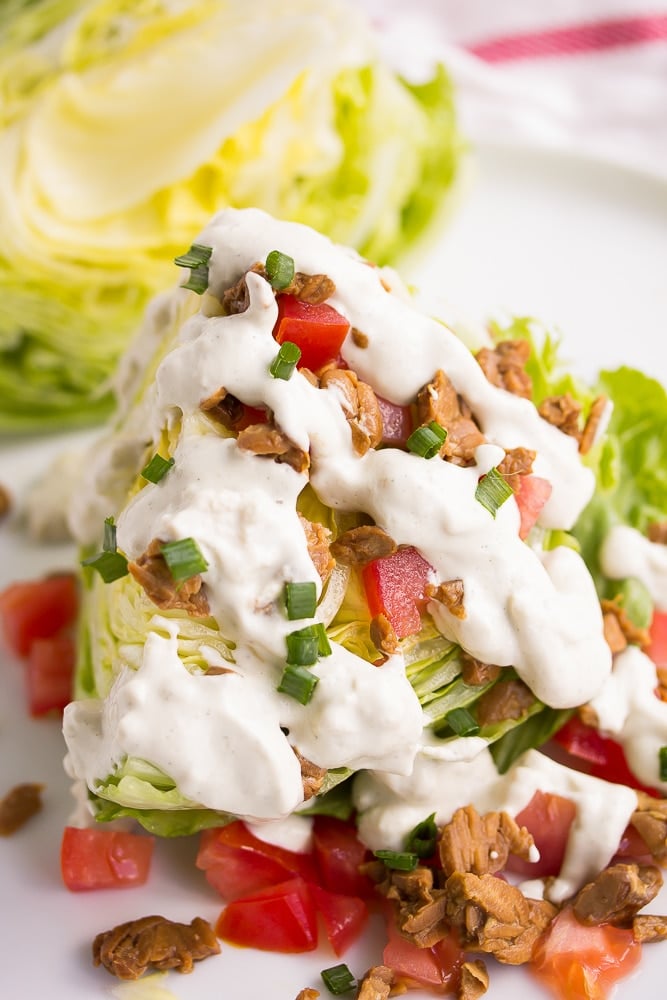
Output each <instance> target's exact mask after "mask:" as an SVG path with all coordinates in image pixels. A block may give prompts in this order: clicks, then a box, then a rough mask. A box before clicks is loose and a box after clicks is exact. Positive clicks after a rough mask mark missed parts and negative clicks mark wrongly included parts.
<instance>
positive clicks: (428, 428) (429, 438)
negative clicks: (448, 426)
mask: <svg viewBox="0 0 667 1000" xmlns="http://www.w3.org/2000/svg"><path fill="white" fill-rule="evenodd" d="M446 437H447V431H446V430H445V428H444V427H441V426H440V424H439V423H438V422H437V420H432V421H431V422H430V423H429V424H424V425H423V427H417V429H416V430H414V431H413V432H412V434H411V435H410V437H409V438H408V440H407V441H406V442H405V446H406V448H407V449H408V451H412V452H414V454H415V455H420V456H421V457H422V458H435V456H436V455H437V454H438V452H439V451H440V449H441V448H442V446H443V444H444V443H445V439H446Z"/></svg>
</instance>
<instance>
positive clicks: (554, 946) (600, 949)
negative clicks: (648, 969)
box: [529, 909, 641, 1000]
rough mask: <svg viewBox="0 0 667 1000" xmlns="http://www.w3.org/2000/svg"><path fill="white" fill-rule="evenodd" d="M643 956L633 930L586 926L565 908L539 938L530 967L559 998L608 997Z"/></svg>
mask: <svg viewBox="0 0 667 1000" xmlns="http://www.w3.org/2000/svg"><path fill="white" fill-rule="evenodd" d="M640 957H641V945H640V944H637V943H636V942H635V941H634V940H633V937H632V931H631V930H625V929H622V928H620V927H612V926H611V924H601V925H599V926H596V927H586V926H585V925H584V924H580V923H579V922H578V920H577V919H576V918H575V916H574V914H573V913H572V910H571V909H564V910H561V912H560V913H559V914H558V916H557V917H556V919H555V920H554V921H553V923H552V924H551V926H550V927H549V929H548V930H547V932H546V933H545V934H544V935H543V937H542V938H540V940H539V941H538V943H537V946H536V948H535V953H534V957H533V961H532V963H531V965H530V966H529V968H530V969H531V971H532V972H533V973H534V975H535V976H536V977H537V978H538V979H539V980H540V981H541V982H543V983H544V984H545V985H546V986H547V987H548V988H549V989H550V990H551V991H552V992H553V994H554V996H556V997H558V1000H605V997H607V991H608V990H609V989H611V987H612V986H613V985H614V983H616V982H617V981H618V980H619V979H621V978H622V977H623V976H627V975H628V974H629V973H630V972H632V970H633V969H634V968H635V966H636V965H637V964H638V963H639V959H640Z"/></svg>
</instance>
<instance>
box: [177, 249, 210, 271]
mask: <svg viewBox="0 0 667 1000" xmlns="http://www.w3.org/2000/svg"><path fill="white" fill-rule="evenodd" d="M212 253H213V247H206V246H204V245H203V244H202V243H193V244H192V246H191V247H190V249H189V250H188V252H187V253H182V254H181V255H180V257H174V264H176V265H177V266H178V267H199V266H200V265H201V264H208V262H209V260H210V259H211V254H212Z"/></svg>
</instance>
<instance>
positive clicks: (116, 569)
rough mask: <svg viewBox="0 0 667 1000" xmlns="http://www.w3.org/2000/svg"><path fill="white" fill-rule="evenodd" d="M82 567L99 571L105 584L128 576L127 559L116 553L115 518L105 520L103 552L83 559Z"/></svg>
mask: <svg viewBox="0 0 667 1000" xmlns="http://www.w3.org/2000/svg"><path fill="white" fill-rule="evenodd" d="M81 565H82V566H90V568H91V569H94V570H97V572H98V573H99V574H100V576H101V577H102V579H103V580H104V582H105V583H113V581H114V580H120V578H121V577H123V576H127V573H128V569H127V559H126V558H125V556H124V555H122V554H121V553H120V552H117V551H116V524H115V521H114V519H113V517H107V518H105V520H104V540H103V542H102V551H101V552H97V553H96V554H95V555H94V556H89V557H88V559H82V561H81Z"/></svg>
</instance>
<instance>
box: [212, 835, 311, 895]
mask: <svg viewBox="0 0 667 1000" xmlns="http://www.w3.org/2000/svg"><path fill="white" fill-rule="evenodd" d="M196 864H197V867H198V868H201V869H202V870H203V871H205V872H206V878H207V879H208V881H209V882H210V883H211V885H212V886H213V887H214V888H215V889H217V890H218V892H219V893H220V895H221V896H222V897H223V898H224V899H228V900H234V899H239V898H240V897H243V896H248V895H250V894H251V893H254V892H257V891H259V890H260V889H264V888H266V887H267V886H271V885H277V884H278V883H279V882H284V881H285V880H286V879H289V878H290V877H291V876H293V875H298V876H300V877H301V878H303V879H304V880H305V881H307V882H314V881H315V880H316V877H317V873H316V869H315V863H314V861H313V858H312V857H311V856H310V855H309V854H298V853H296V852H295V851H288V850H286V848H284V847H278V846H276V845H275V844H268V843H265V842H264V841H263V840H259V838H258V837H255V836H254V835H253V834H252V833H251V832H250V830H248V828H247V827H246V825H245V823H243V822H241V820H236V821H235V822H234V823H229V824H228V825H227V826H222V827H216V828H215V829H211V830H203V831H202V833H201V836H200V841H199V852H198V854H197V860H196Z"/></svg>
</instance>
